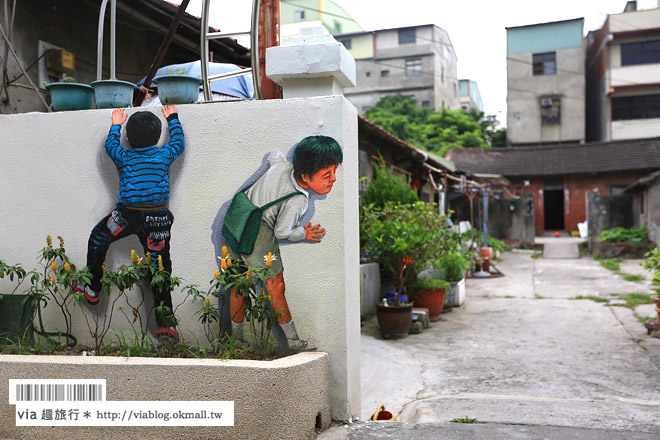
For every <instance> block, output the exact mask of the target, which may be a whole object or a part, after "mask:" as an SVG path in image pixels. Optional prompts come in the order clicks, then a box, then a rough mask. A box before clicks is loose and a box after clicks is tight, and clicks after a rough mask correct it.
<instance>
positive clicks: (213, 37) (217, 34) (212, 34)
mask: <svg viewBox="0 0 660 440" xmlns="http://www.w3.org/2000/svg"><path fill="white" fill-rule="evenodd" d="M241 35H250V32H249V31H248V32H226V33H224V32H209V33H208V34H206V39H207V40H216V39H218V38H227V37H239V36H241Z"/></svg>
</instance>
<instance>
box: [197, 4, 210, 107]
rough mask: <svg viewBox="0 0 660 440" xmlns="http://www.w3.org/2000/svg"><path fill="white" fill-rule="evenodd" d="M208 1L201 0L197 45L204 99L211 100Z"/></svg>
mask: <svg viewBox="0 0 660 440" xmlns="http://www.w3.org/2000/svg"><path fill="white" fill-rule="evenodd" d="M209 2H210V0H204V2H202V28H201V29H200V31H199V45H200V47H201V53H200V59H199V62H200V66H201V68H202V85H203V87H204V101H210V100H211V84H209V40H208V38H207V33H208V30H209Z"/></svg>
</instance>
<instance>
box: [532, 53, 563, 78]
mask: <svg viewBox="0 0 660 440" xmlns="http://www.w3.org/2000/svg"><path fill="white" fill-rule="evenodd" d="M532 73H533V74H534V75H554V74H556V73H557V60H556V53H555V52H548V53H535V54H533V55H532Z"/></svg>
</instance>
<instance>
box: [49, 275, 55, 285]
mask: <svg viewBox="0 0 660 440" xmlns="http://www.w3.org/2000/svg"><path fill="white" fill-rule="evenodd" d="M50 282H51V283H52V284H55V277H54V276H53V275H51V276H50Z"/></svg>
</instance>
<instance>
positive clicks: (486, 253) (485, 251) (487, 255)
mask: <svg viewBox="0 0 660 440" xmlns="http://www.w3.org/2000/svg"><path fill="white" fill-rule="evenodd" d="M481 256H482V257H484V258H487V259H489V260H490V259H491V252H490V248H482V249H481Z"/></svg>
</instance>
